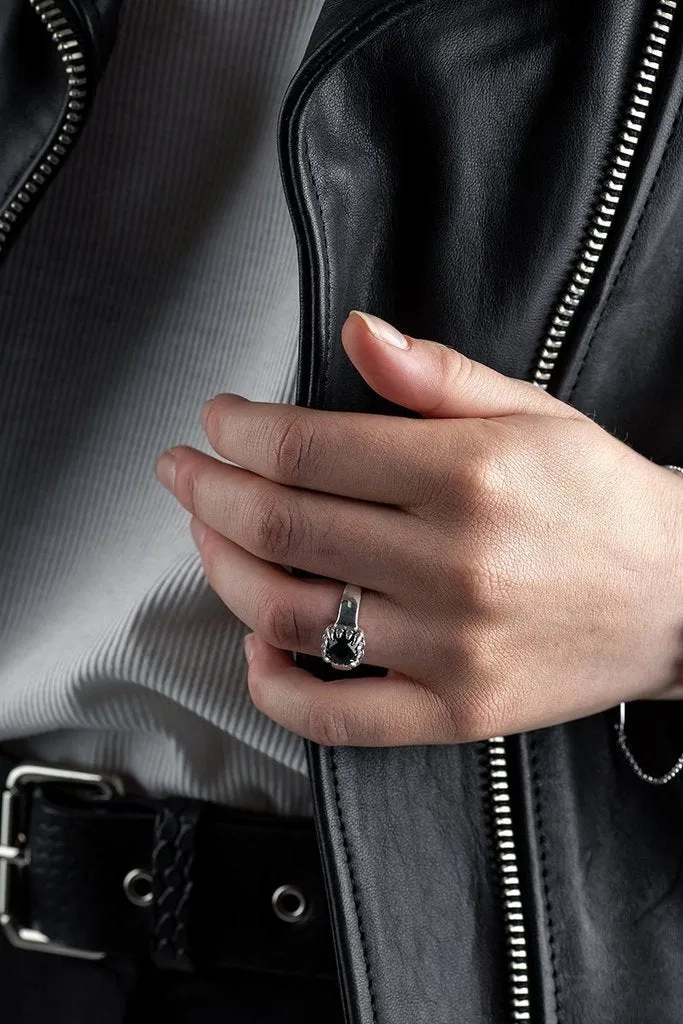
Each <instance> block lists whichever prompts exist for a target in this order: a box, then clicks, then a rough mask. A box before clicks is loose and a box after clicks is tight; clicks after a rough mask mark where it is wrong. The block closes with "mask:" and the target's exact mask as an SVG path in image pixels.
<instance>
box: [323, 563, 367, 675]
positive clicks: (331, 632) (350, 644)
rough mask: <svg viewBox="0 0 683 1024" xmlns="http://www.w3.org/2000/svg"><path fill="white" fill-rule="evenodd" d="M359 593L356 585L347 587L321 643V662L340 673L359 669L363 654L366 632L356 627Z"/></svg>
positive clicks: (359, 590)
mask: <svg viewBox="0 0 683 1024" xmlns="http://www.w3.org/2000/svg"><path fill="white" fill-rule="evenodd" d="M362 594H363V591H362V589H361V588H360V587H357V586H356V585H355V583H347V584H346V586H345V587H344V593H343V594H342V599H341V602H340V605H339V613H338V614H337V621H336V622H333V623H332V624H331V625H330V626H327V628H326V629H325V632H324V633H323V635H322V640H321V642H320V652H321V654H322V657H323V661H326V662H327V664H328V665H332V667H333V668H337V669H340V670H341V671H342V672H350V671H351V669H352V668H358V666H359V665H360V663H361V662H362V660H363V655H364V654H365V633H364V632H363V630H362V629H361V628H360V626H359V625H358V612H359V610H360V601H361V596H362Z"/></svg>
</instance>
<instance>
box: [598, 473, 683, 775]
mask: <svg viewBox="0 0 683 1024" xmlns="http://www.w3.org/2000/svg"><path fill="white" fill-rule="evenodd" d="M664 469H671V470H673V472H674V473H680V474H681V475H682V476H683V467H681V466H664ZM614 728H615V729H616V730H617V746H618V747H619V749H620V750H621V752H622V754H623V755H624V758H625V759H626V762H627V764H628V765H630V767H631V768H632V769H633V771H634V773H635V774H636V775H637V776H638V778H639V779H640V780H641V781H642V782H647V783H648V785H650V786H666V784H667V783H668V782H671V781H672V779H675V778H676V776H677V775H678V774H679V773H680V772H681V771H683V754H681V756H680V757H679V758H678V760H677V761H676V763H675V764H674V765H673V766H672V767H671V768H669V770H668V772H665V773H664V775H650V773H649V772H646V771H645V770H644V769H643V768H641V766H640V765H639V764H638V762H637V761H636V758H635V756H634V754H633V751H632V750H631V748H630V747H629V745H628V741H627V739H626V705H625V704H623V703H622V704H620V705H619V721H618V722H617V724H616V725H615V727H614Z"/></svg>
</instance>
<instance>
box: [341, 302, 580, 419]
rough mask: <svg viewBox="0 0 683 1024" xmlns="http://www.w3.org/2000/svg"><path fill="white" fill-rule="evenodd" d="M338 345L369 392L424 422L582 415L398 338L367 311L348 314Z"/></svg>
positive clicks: (440, 351) (521, 384)
mask: <svg viewBox="0 0 683 1024" xmlns="http://www.w3.org/2000/svg"><path fill="white" fill-rule="evenodd" d="M342 344H343V346H344V350H345V351H346V354H347V355H348V357H349V359H350V360H351V362H352V363H353V365H354V366H355V367H356V369H357V370H358V372H359V373H360V374H361V375H362V376H363V377H364V379H365V380H366V381H367V383H368V384H369V385H370V387H371V388H372V389H373V391H376V392H377V394H378V395H381V396H382V397H383V398H386V399H388V400H389V401H390V402H394V403H395V404H396V405H401V406H403V408H405V409H412V410H413V411H414V412H419V413H421V414H422V415H423V416H425V417H427V418H428V419H436V418H444V417H465V416H472V417H483V418H485V417H489V416H491V417H492V416H510V415H515V414H520V413H526V414H528V415H539V416H563V417H568V418H576V417H578V416H580V413H578V412H577V411H576V410H575V409H572V408H571V406H569V405H566V404H565V403H564V402H560V401H558V400H557V399H556V398H553V397H552V396H551V395H548V394H546V392H544V391H542V390H541V389H540V388H538V387H536V386H535V385H533V384H529V383H527V382H526V381H523V380H514V379H513V378H512V377H506V376H504V374H502V373H498V372H497V371H496V370H492V369H491V368H490V367H488V366H484V364H483V363H477V362H475V361H474V360H473V359H468V357H467V356H464V355H462V354H461V353H460V352H456V351H455V350H454V349H451V348H448V347H447V346H446V345H439V344H437V343H436V342H434V341H425V340H422V339H418V338H411V337H410V336H409V335H404V334H401V333H400V332H399V331H397V330H396V328H395V327H392V326H391V324H388V323H387V322H386V321H385V320H380V318H379V317H376V316H371V315H370V314H369V313H359V312H358V311H357V310H354V311H353V312H352V313H350V314H349V317H348V319H347V320H346V323H345V324H344V327H343V329H342Z"/></svg>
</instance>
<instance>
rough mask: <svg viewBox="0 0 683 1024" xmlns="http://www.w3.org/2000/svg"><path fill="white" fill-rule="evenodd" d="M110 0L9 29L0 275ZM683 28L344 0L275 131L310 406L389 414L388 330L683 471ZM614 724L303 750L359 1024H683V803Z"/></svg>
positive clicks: (567, 4) (46, 172) (30, 2)
mask: <svg viewBox="0 0 683 1024" xmlns="http://www.w3.org/2000/svg"><path fill="white" fill-rule="evenodd" d="M119 2H120V0H2V4H0V141H1V146H0V249H1V250H2V251H3V252H4V251H6V250H7V248H8V247H9V246H10V245H11V243H12V240H13V239H14V238H16V236H17V234H18V231H19V229H20V227H21V224H22V222H23V221H24V220H25V219H26V217H27V216H29V215H30V213H31V210H32V209H34V208H35V206H36V203H37V201H38V200H39V198H40V196H41V195H42V194H43V193H44V192H45V190H46V188H47V187H48V186H49V183H50V180H51V179H52V178H53V177H54V175H55V173H56V172H57V171H58V169H59V167H60V166H61V164H62V163H63V162H64V160H65V159H66V158H67V157H68V153H69V152H70V150H71V149H73V147H74V145H76V144H77V139H78V132H79V130H80V127H81V126H82V124H83V121H84V118H85V117H86V116H87V113H88V108H89V104H90V101H91V99H92V96H93V93H94V90H95V89H96V85H97V80H98V77H99V76H100V74H101V72H102V69H103V67H104V64H105V63H106V59H107V55H108V52H109V51H110V48H111V47H112V45H114V43H115V35H116V14H117V7H118V4H119ZM131 2H133V0H131ZM677 6H678V7H679V8H680V7H681V2H680V0H679V2H678V5H677V3H676V2H675V0H600V2H599V3H596V0H327V2H326V4H325V7H324V10H323V13H322V16H321V18H320V21H319V23H318V25H317V28H316V30H315V32H314V36H313V38H312V40H311V43H310V47H309V50H308V53H307V55H306V57H305V59H304V62H303V64H302V66H301V68H300V70H299V72H298V73H297V75H296V77H295V80H294V82H293V83H292V86H291V88H290V90H289V93H288V96H287V98H286V101H285V104H284V107H283V112H282V118H281V155H282V171H283V179H284V185H285V188H286V192H287V196H288V199H289V202H290V205H291V210H292V215H293V219H294V224H295V229H296V233H297V237H298V242H299V247H300V255H301V290H302V310H303V314H302V330H301V348H300V365H299V401H300V402H301V403H302V404H311V405H314V406H317V407H322V408H334V409H348V410H360V409H362V410H380V409H381V410H383V411H386V410H387V406H386V404H384V403H382V402H381V401H380V400H379V399H378V398H377V396H376V395H375V394H374V393H372V392H371V391H370V390H369V389H368V388H367V386H366V385H365V384H364V382H363V381H362V380H361V379H360V378H359V377H358V375H357V374H356V372H355V371H354V370H353V367H352V366H351V364H350V363H349V362H348V360H346V359H345V357H344V356H343V354H342V349H341V345H340V342H339V336H340V328H341V325H342V322H343V319H344V317H345V315H346V313H347V312H348V310H349V309H351V308H359V309H368V310H371V311H373V312H376V313H378V314H380V315H383V316H385V317H387V318H388V319H390V320H391V321H392V322H395V323H397V324H399V325H400V326H401V327H402V328H403V329H404V330H406V331H408V332H410V333H411V334H413V335H418V336H422V337H430V338H435V339H438V340H440V341H442V342H445V343H451V344H453V345H454V346H455V345H457V346H458V347H459V348H461V349H463V350H464V351H465V352H467V353H468V354H469V355H471V356H474V357H475V358H476V359H478V360H481V361H483V362H486V363H489V364H491V365H493V366H495V367H497V368H498V369H500V370H502V371H503V372H505V373H507V374H509V375H512V376H516V377H523V378H527V379H532V378H534V377H535V378H536V380H537V381H538V383H540V384H542V385H544V386H548V387H549V388H550V389H551V390H552V391H553V392H554V393H556V394H558V395H559V396H560V397H561V398H563V399H565V400H567V401H570V402H572V403H573V404H575V405H576V406H577V407H579V408H580V409H582V410H583V411H584V412H587V413H589V414H591V415H594V416H595V417H596V418H597V419H598V420H599V422H601V423H602V424H603V425H604V426H606V427H607V428H608V429H610V430H613V431H615V432H617V433H618V434H619V436H621V437H623V438H625V439H627V440H628V442H629V443H630V444H631V445H632V446H633V447H634V448H636V449H637V450H638V451H640V452H642V453H643V454H645V455H646V456H648V457H650V458H652V459H654V460H656V461H657V462H660V463H677V464H680V463H681V462H683V402H682V400H681V396H680V391H681V386H682V384H683V192H682V190H681V186H680V182H681V173H682V171H683V125H682V124H681V103H682V100H683V63H682V61H681V47H682V45H683V11H681V10H680V9H679V10H677V9H676V8H677ZM41 20H42V22H43V23H42V24H41ZM134 173H135V171H134V168H131V174H134ZM36 286H37V287H39V286H40V282H36ZM1 332H2V326H1V321H0V337H1ZM393 411H394V412H399V411H400V410H395V409H394V410H393ZM576 454H577V458H580V457H581V452H577V453H576ZM624 514H628V509H624ZM576 642H577V643H581V637H580V636H577V638H576ZM302 661H308V663H309V664H310V665H311V666H312V667H313V668H314V670H315V671H319V670H320V669H321V666H322V663H321V662H318V661H317V660H315V659H302ZM320 674H322V673H320ZM646 716H647V718H646ZM632 720H633V722H634V728H636V727H637V726H640V731H641V735H640V738H639V737H638V736H637V735H636V736H635V737H634V742H636V743H639V748H638V749H639V754H640V756H641V758H642V760H643V761H645V762H646V764H647V766H648V767H651V768H652V770H659V768H660V766H661V765H664V764H666V763H667V762H668V761H670V760H675V757H676V756H677V754H678V753H679V752H680V751H679V747H678V744H681V737H682V736H683V729H682V728H681V717H680V710H679V707H678V706H672V705H664V706H662V705H657V706H653V705H645V706H643V707H641V708H640V709H635V710H634V714H633V719H632ZM614 722H615V716H614V715H613V714H604V715H598V716H595V717H592V718H588V719H585V720H583V721H580V722H575V723H572V724H569V725H565V726H561V727H556V728H552V729H545V730H542V731H539V732H536V733H533V734H529V735H524V736H516V737H512V738H509V739H507V740H505V741H502V740H500V741H492V742H491V743H488V744H487V743H475V744H471V745H464V746H449V747H413V748H406V749H390V750H369V749H364V750H354V749H334V748H320V747H315V746H313V745H309V754H310V768H311V775H312V780H313V787H314V792H315V802H316V820H317V823H318V827H319V836H320V842H321V847H322V852H323V858H324V864H325V871H326V878H327V884H328V887H329V897H330V904H331V907H332V912H333V917H334V925H335V933H336V940H337V948H338V955H339V964H340V972H341V976H342V980H343V987H344V993H345V1003H346V1010H347V1016H348V1020H349V1022H350V1024H461V1022H462V1024H492V1022H507V1021H524V1020H528V1021H532V1022H534V1024H601V1022H604V1024H676V1022H680V1021H681V1020H683V966H682V963H681V954H682V953H683V829H682V827H681V826H682V824H683V789H682V787H681V784H680V783H678V782H674V783H672V784H671V785H669V786H666V787H660V788H654V787H648V786H646V785H644V784H643V783H642V782H640V781H639V780H638V779H637V778H636V776H635V775H634V774H633V773H632V772H631V771H630V769H629V768H628V767H627V766H626V765H625V763H624V762H623V759H622V758H621V757H620V755H619V754H618V752H617V751H616V747H615V734H614V729H613V726H614Z"/></svg>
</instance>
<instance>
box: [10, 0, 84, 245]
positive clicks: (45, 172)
mask: <svg viewBox="0 0 683 1024" xmlns="http://www.w3.org/2000/svg"><path fill="white" fill-rule="evenodd" d="M29 3H30V4H31V7H32V8H33V10H34V11H35V12H36V14H37V15H38V17H39V18H40V20H41V21H42V23H43V25H44V26H45V28H46V29H47V31H48V32H49V34H50V38H51V39H52V41H53V43H54V44H55V47H56V49H57V52H58V54H59V57H60V59H61V61H62V63H63V65H64V71H65V74H66V78H67V90H68V91H67V101H66V111H65V113H64V114H63V116H62V121H61V123H60V125H59V128H58V130H57V135H56V137H55V139H54V142H53V143H52V145H51V146H50V147H49V148H48V150H47V152H45V153H44V154H43V156H42V157H41V161H40V164H39V165H38V167H37V168H36V169H35V170H33V171H32V172H31V173H30V174H29V175H28V177H27V178H26V179H25V180H24V181H23V182H22V183H21V185H20V186H19V188H18V189H17V190H16V192H15V193H14V194H13V196H12V197H11V199H10V200H9V202H8V203H7V206H6V207H5V209H4V210H3V211H2V213H0V255H2V252H3V250H4V249H5V247H6V245H7V242H8V240H9V238H10V237H11V235H12V232H13V231H14V230H15V228H16V225H17V223H18V222H19V220H20V219H21V218H22V217H23V216H24V214H25V213H26V209H27V207H29V206H30V205H31V203H32V202H34V201H35V200H36V199H37V198H38V197H39V196H40V194H41V192H42V191H43V189H44V188H45V186H46V185H47V184H48V182H49V180H50V178H51V177H52V176H53V175H54V173H55V171H56V170H57V169H58V168H59V166H60V165H61V164H62V162H63V161H64V159H65V158H66V156H67V155H68V151H69V148H70V146H72V145H73V142H74V139H75V137H76V136H77V135H78V133H79V131H80V129H81V127H82V122H83V118H84V112H85V108H86V105H87V100H88V67H87V59H86V55H85V54H86V45H85V40H84V39H83V38H81V37H80V36H79V34H78V32H77V31H76V29H75V28H73V26H72V24H71V23H70V22H69V21H68V20H67V17H66V15H65V13H64V9H63V8H62V6H61V2H60V0H29Z"/></svg>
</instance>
